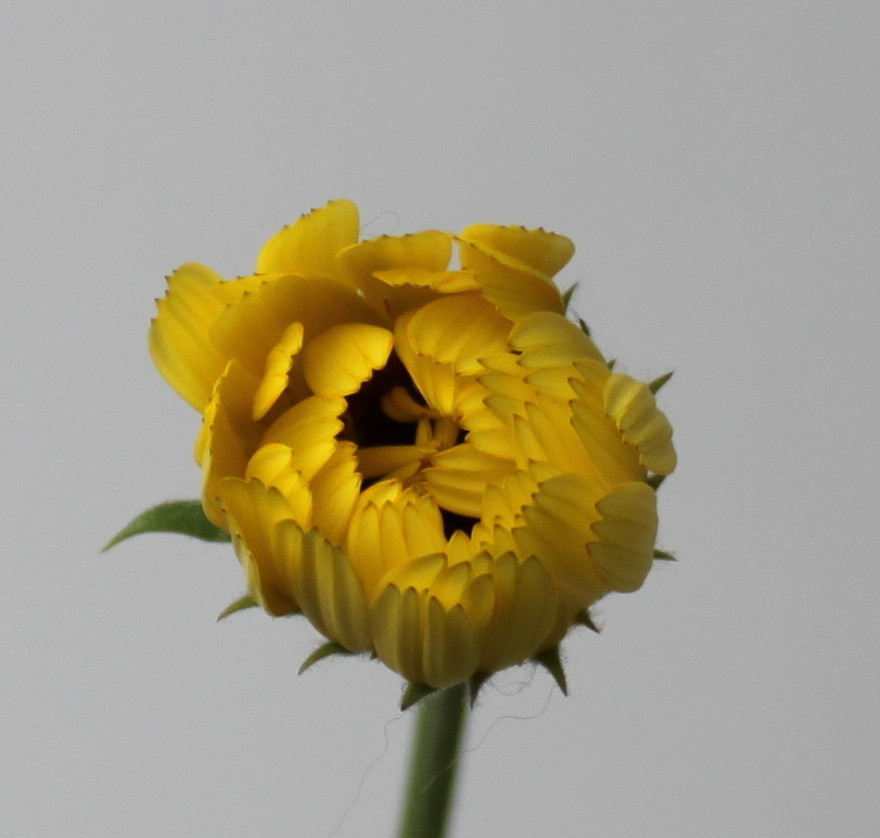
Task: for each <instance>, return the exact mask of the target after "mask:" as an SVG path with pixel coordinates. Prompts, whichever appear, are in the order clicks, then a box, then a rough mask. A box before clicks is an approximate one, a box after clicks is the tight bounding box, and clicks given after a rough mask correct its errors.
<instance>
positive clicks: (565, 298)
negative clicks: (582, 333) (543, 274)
mask: <svg viewBox="0 0 880 838" xmlns="http://www.w3.org/2000/svg"><path fill="white" fill-rule="evenodd" d="M577 287H578V283H577V282H576V283H575V284H574V285H572V286H571V288H569V289H568V290H567V291H563V292H562V310H563V311H568V306H569V304H570V303H571V298H572V297H573V296H574V292H575V291H577ZM582 322H583V321H582Z"/></svg>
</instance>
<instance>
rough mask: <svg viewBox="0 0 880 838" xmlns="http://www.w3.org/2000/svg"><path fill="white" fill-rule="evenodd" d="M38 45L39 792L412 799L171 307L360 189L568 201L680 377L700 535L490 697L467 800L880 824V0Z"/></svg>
mask: <svg viewBox="0 0 880 838" xmlns="http://www.w3.org/2000/svg"><path fill="white" fill-rule="evenodd" d="M0 39H2V44H0V71H2V73H0V79H2V82H0V84H2V103H0V105H2V108H0V114H2V122H3V131H2V137H3V139H2V157H0V166H2V184H3V200H2V201H0V213H2V222H0V236H2V251H0V256H2V261H0V264H2V270H3V281H2V285H0V300H2V309H0V310H2V324H3V328H2V330H0V342H2V368H0V375H2V382H0V383H2V408H0V409H2V429H3V434H2V436H0V446H2V452H0V454H2V460H0V462H2V464H3V478H4V480H3V483H4V489H3V498H4V502H3V504H2V516H3V522H2V528H3V535H4V538H3V550H2V559H0V561H2V577H0V578H2V594H0V596H2V601H0V630H2V646H0V654H2V661H0V668H2V669H0V671H2V682H0V690H2V692H0V700H2V703H0V825H2V829H0V833H2V834H3V835H10V836H105V835H106V836H117V835H126V836H199V835H210V836H217V838H220V837H221V836H242V835H297V836H308V837H309V838H351V837H352V836H386V835H390V834H391V833H392V829H393V824H394V823H395V821H396V816H397V805H398V797H399V790H400V785H401V782H402V777H403V771H404V760H405V755H406V749H407V744H408V739H409V726H410V720H409V718H407V717H405V716H402V715H401V714H400V713H399V712H398V711H397V709H396V705H397V701H398V699H399V681H398V679H397V678H396V677H395V676H393V675H391V674H390V673H389V672H387V671H385V670H383V669H382V668H381V667H380V666H379V665H377V664H371V663H369V662H366V661H360V660H358V661H351V662H328V663H326V664H324V665H322V666H319V667H316V668H315V669H314V670H313V671H311V672H309V673H308V674H306V675H304V676H302V677H297V675H296V669H297V666H298V664H299V662H300V661H301V660H302V658H304V657H305V655H307V654H308V653H309V652H310V651H311V650H312V649H313V648H314V646H315V645H316V642H317V636H316V634H315V633H314V632H313V631H312V630H311V629H310V627H309V626H307V625H306V624H305V623H303V622H299V621H290V620H279V621H272V620H270V619H269V618H268V617H266V616H264V615H261V614H260V613H258V612H248V613H246V614H241V615H237V616H235V617H233V618H231V619H230V620H228V621H227V622H225V623H221V624H219V625H218V624H216V623H215V622H214V617H215V616H216V614H217V613H218V612H219V611H220V609H221V608H223V607H224V606H225V605H226V604H227V603H228V602H230V601H231V600H232V599H233V598H234V597H236V596H237V595H238V594H240V593H241V591H242V579H241V576H240V572H239V569H238V566H237V563H236V562H235V560H234V558H233V557H232V555H231V553H230V551H229V550H228V549H227V548H226V547H223V546H210V545H203V544H201V543H197V542H190V541H188V540H186V539H183V538H175V537H170V536H151V537H144V538H142V539H140V540H136V541H133V542H129V543H128V544H126V545H125V546H122V547H120V548H118V549H117V550H116V551H114V552H112V553H110V554H106V555H99V554H98V552H97V549H98V548H99V547H100V545H101V544H102V543H103V542H104V541H105V540H106V538H107V537H108V536H109V535H110V534H111V533H113V532H114V531H115V530H116V529H117V528H118V527H119V526H120V525H122V524H123V523H124V522H126V521H127V520H128V519H129V518H130V517H131V516H132V515H134V514H135V513H137V512H139V511H140V510H141V509H143V508H145V507H146V506H148V505H151V504H152V503H154V502H157V501H159V500H163V499H166V498H172V497H192V496H195V495H196V494H197V493H198V490H199V475H198V472H197V470H196V468H195V466H194V464H193V462H192V459H191V450H192V442H193V439H194V437H195V434H196V432H197V428H198V422H199V420H198V416H197V415H196V414H195V413H193V412H192V411H191V410H190V409H189V408H188V407H187V406H186V405H185V404H184V403H183V402H182V401H180V400H179V399H178V398H177V397H176V396H175V395H174V394H173V393H172V392H171V391H170V389H168V388H167V387H166V385H165V384H164V382H163V381H162V380H161V379H160V377H159V376H158V374H157V373H156V372H155V371H154V370H153V369H152V367H151V364H150V361H149V359H148V356H147V351H146V346H145V330H146V326H147V322H148V320H149V318H150V317H151V316H152V313H153V303H152V298H153V297H156V296H159V295H161V294H162V292H163V289H164V284H163V280H162V277H163V276H164V275H165V274H166V273H168V272H169V271H170V270H171V269H173V268H174V267H175V266H176V265H178V264H179V263H181V262H184V261H188V260H198V261H202V262H205V263H207V264H209V265H211V266H213V267H214V268H216V269H217V270H219V271H220V272H221V273H223V274H225V275H227V276H233V275H236V274H241V273H247V272H249V271H250V270H251V266H252V264H253V259H254V257H255V255H256V253H257V250H258V248H259V246H260V245H261V244H262V242H263V241H264V240H265V239H266V238H268V236H269V235H271V234H272V233H273V232H274V231H275V230H276V229H278V228H279V227H281V226H282V225H283V224H285V223H287V222H289V221H291V220H293V219H294V218H295V217H297V216H298V215H299V214H300V213H302V212H304V211H306V210H308V209H309V208H310V207H312V206H317V205H320V204H323V203H324V202H325V201H326V200H327V199H329V198H332V197H349V198H352V199H354V200H355V201H357V202H358V203H359V204H360V206H361V209H362V217H363V221H364V233H365V235H367V236H372V235H378V234H380V233H383V232H388V233H402V232H407V231H411V230H418V229H422V228H426V227H439V228H442V229H450V230H456V229H459V228H461V227H463V226H465V225H467V224H469V223H472V222H477V221H490V222H498V223H515V224H525V225H527V226H537V225H543V226H545V227H547V228H549V229H553V230H556V231H559V232H562V233H565V234H567V235H569V236H571V237H572V238H573V239H574V240H575V242H576V243H577V245H578V253H577V255H576V257H575V259H574V261H573V262H572V263H571V265H570V266H569V267H568V268H567V269H566V271H565V273H564V274H563V276H562V279H563V282H565V283H569V282H573V281H575V280H579V281H581V283H582V285H581V288H580V291H579V292H578V295H577V297H576V303H575V308H576V310H577V312H578V313H580V314H581V315H583V316H584V317H585V318H586V319H587V320H588V321H589V322H590V324H591V325H592V326H593V330H594V333H595V335H596V336H597V340H598V341H599V343H600V345H601V346H602V348H603V349H604V350H605V351H606V352H608V353H609V354H611V355H616V356H619V357H620V358H621V359H622V360H623V362H624V369H626V370H627V371H628V372H630V373H632V374H634V375H638V376H640V377H643V378H651V377H653V376H656V375H658V374H660V373H662V372H664V371H666V370H667V369H668V368H670V367H672V368H674V369H675V370H676V376H675V378H674V379H673V382H672V383H671V384H669V385H668V386H667V388H666V390H665V391H664V392H663V394H662V404H663V406H664V407H665V409H666V410H667V412H668V414H669V415H670V416H671V418H672V419H673V422H674V424H675V428H676V442H677V445H678V448H679V451H680V455H681V456H680V459H681V465H680V469H679V471H678V473H677V474H676V475H675V476H674V478H673V479H671V480H670V481H669V482H668V483H667V485H666V487H664V490H663V492H662V493H661V503H662V532H661V545H662V546H664V547H666V548H670V549H674V550H676V551H677V553H678V555H679V557H680V561H679V562H678V563H677V564H675V565H671V566H663V567H660V568H658V569H657V570H656V572H654V573H653V574H652V576H651V577H650V578H649V580H648V583H647V584H646V586H645V588H644V589H643V590H642V591H640V592H639V593H637V594H634V595H629V596H618V597H614V598H610V599H608V600H606V601H605V602H604V603H603V604H602V607H601V608H600V609H599V613H598V617H599V620H600V621H601V622H602V624H603V625H604V627H605V630H604V632H603V634H602V635H601V636H599V637H594V636H592V635H588V634H587V633H583V634H578V635H576V636H575V637H573V638H572V639H571V640H570V641H569V643H568V644H567V659H568V672H569V679H570V685H571V696H570V697H569V698H568V699H563V698H562V697H561V696H560V695H559V694H558V693H556V692H554V690H553V688H552V686H551V683H550V680H549V678H548V677H547V676H546V675H544V674H542V673H535V672H532V671H531V670H529V669H527V668H523V669H520V670H514V671H511V672H509V673H507V674H505V675H504V676H502V677H500V678H498V679H497V680H496V681H495V682H493V683H492V685H491V686H490V688H488V689H486V690H485V692H484V694H483V695H482V697H481V701H480V704H479V706H478V709H477V712H476V714H475V716H474V719H473V723H472V726H471V729H470V735H469V739H468V745H467V747H468V752H467V755H466V758H465V763H464V766H463V775H462V786H461V796H460V800H459V804H460V805H459V806H458V809H457V810H456V815H455V822H454V827H455V829H454V834H455V835H456V836H477V835H489V836H501V835H509V836H526V837H528V836H534V835H545V834H546V835H556V836H562V837H563V838H568V836H572V838H574V836H585V835H601V836H603V837H604V838H628V837H629V836H636V835H638V836H677V838H681V836H693V837H694V838H697V836H700V837H702V836H827V835H835V836H856V837H858V836H874V835H876V834H878V832H880V802H878V788H880V771H878V746H880V732H878V724H877V704H878V695H880V677H878V648H877V641H878V629H880V616H878V613H880V609H878V581H880V569H878V555H877V552H878V551H877V543H876V542H877V538H876V532H877V500H878V491H877V472H878V469H877V465H878V463H877V438H878V422H877V415H878V408H880V397H878V388H877V356H878V349H880V346H878V339H877V329H876V325H875V321H876V315H877V309H878V295H877V292H876V284H877V279H878V268H880V260H878V248H877V233H878V218H880V213H878V194H880V193H878V164H877V148H878V95H877V80H878V58H877V54H878V53H877V44H878V42H880V5H878V4H877V3H875V2H868V1H867V0H866V1H865V2H840V0H838V2H834V3H831V2H826V3H821V2H806V1H805V2H795V1H794V0H789V2H776V1H775V0H768V1H767V2H738V3H731V2H717V0H692V1H691V2H684V0H679V2H664V3H660V2H657V3H654V2H645V1H644V0H642V2H626V0H619V1H618V2H602V0H592V1H591V2H557V3H547V4H541V5H539V4H536V3H529V4H526V3H510V2H507V3H502V2H497V0H495V1H494V2H473V1H472V2H460V1H459V0H452V2H446V3H442V4H441V3H430V4H428V3H420V2H412V3H403V2H387V1H386V2H382V1H381V0H378V1H377V0H371V2H364V1H363V0H357V2H348V3H342V2H336V3H334V2H326V0H325V2H321V3H317V2H315V3H312V2H297V0H288V1H287V2H283V3H282V2H256V3H244V2H211V3H208V2H205V3H198V2H193V0H189V2H180V1H179V0H177V1H176V2H169V0H158V2H157V1H156V0H152V2H149V3H147V2H143V0H138V1H137V2H132V3H122V4H121V3H116V2H66V3H60V2H46V3H40V2H36V3H33V4H27V5H26V4H24V3H15V4H9V6H8V7H7V9H6V11H5V12H4V25H3V31H2V34H0Z"/></svg>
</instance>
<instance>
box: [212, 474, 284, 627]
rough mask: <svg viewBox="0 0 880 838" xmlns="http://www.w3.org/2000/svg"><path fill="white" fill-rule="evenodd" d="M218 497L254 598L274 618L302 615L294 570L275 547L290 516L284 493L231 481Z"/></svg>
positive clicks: (240, 481) (225, 484)
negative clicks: (275, 539)
mask: <svg viewBox="0 0 880 838" xmlns="http://www.w3.org/2000/svg"><path fill="white" fill-rule="evenodd" d="M218 495H219V496H220V498H221V502H222V505H223V509H224V514H225V516H226V517H227V518H228V520H229V524H230V532H231V533H232V543H233V546H234V547H235V552H236V554H237V555H238V557H239V560H240V561H241V563H242V566H243V567H244V570H245V576H246V578H247V580H248V587H249V590H250V593H251V596H253V597H254V599H255V600H256V601H257V602H258V603H260V605H262V606H263V608H265V609H266V611H268V612H269V613H270V614H273V615H274V616H281V615H282V614H291V613H294V612H296V611H298V610H299V606H298V605H297V602H296V597H295V595H294V589H293V586H292V585H291V574H292V568H291V566H290V564H289V563H288V562H287V561H286V560H285V558H284V557H282V556H280V555H279V554H278V553H277V552H276V550H275V549H274V545H273V536H274V533H275V529H276V528H277V527H278V526H279V525H280V524H281V523H282V522H284V521H285V520H286V519H287V517H288V515H289V512H290V510H289V508H288V506H287V503H286V502H285V500H284V498H282V497H281V493H280V492H278V491H277V490H274V489H267V488H266V487H265V486H263V484H262V483H260V482H259V481H257V480H249V481H244V480H239V479H237V478H227V479H225V480H224V481H222V484H221V485H220V487H219V491H218Z"/></svg>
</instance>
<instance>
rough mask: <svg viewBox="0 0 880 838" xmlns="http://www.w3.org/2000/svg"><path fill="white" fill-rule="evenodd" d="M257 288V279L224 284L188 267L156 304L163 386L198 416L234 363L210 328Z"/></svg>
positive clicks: (155, 343)
mask: <svg viewBox="0 0 880 838" xmlns="http://www.w3.org/2000/svg"><path fill="white" fill-rule="evenodd" d="M256 284H257V280H256V279H255V278H254V277H247V278H245V279H239V280H235V281H233V282H224V281H223V278H222V277H221V276H220V275H219V274H217V273H215V272H214V271H212V270H211V269H210V268H208V267H205V266H204V265H198V264H195V263H190V264H187V265H182V266H181V267H180V268H178V269H177V270H176V271H175V272H174V273H173V274H172V275H171V276H170V277H168V290H167V291H166V293H165V297H164V299H161V300H157V301H156V308H157V310H158V314H157V316H156V317H155V318H154V319H153V321H152V323H151V324H150V332H149V338H148V341H149V348H150V355H151V356H152V359H153V363H154V364H155V365H156V368H157V369H158V370H159V372H160V373H161V374H162V375H163V376H164V378H165V380H166V381H167V382H168V383H169V384H170V385H171V386H172V387H173V388H174V389H175V390H176V391H177V392H178V393H179V394H180V395H181V396H182V397H183V398H184V399H185V400H186V401H188V402H189V403H190V404H191V405H192V406H193V407H194V408H196V410H200V411H201V410H204V409H205V405H206V404H207V403H208V401H209V399H210V398H211V393H212V391H213V388H214V382H215V381H216V380H217V378H219V377H220V374H221V373H222V372H223V370H224V368H225V367H226V363H227V362H228V361H229V358H230V357H231V356H229V355H228V354H226V353H224V352H223V351H221V350H220V349H218V348H217V347H216V346H215V345H214V344H213V343H212V342H211V341H210V340H209V338H208V333H209V330H210V327H211V325H212V324H213V323H214V321H215V320H216V319H217V318H218V317H219V316H220V314H221V313H222V312H223V311H224V309H225V308H226V307H227V305H229V304H230V303H232V302H234V301H236V300H237V299H239V298H240V297H241V296H242V295H243V294H244V293H245V291H247V290H248V289H249V288H252V287H255V285H256Z"/></svg>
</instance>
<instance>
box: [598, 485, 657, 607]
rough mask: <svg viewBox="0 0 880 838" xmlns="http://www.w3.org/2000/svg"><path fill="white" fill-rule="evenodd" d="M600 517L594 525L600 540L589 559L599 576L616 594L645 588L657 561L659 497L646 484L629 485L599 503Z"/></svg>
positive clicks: (613, 492) (618, 489) (621, 487)
mask: <svg viewBox="0 0 880 838" xmlns="http://www.w3.org/2000/svg"><path fill="white" fill-rule="evenodd" d="M596 509H597V511H598V512H599V514H600V515H601V518H600V519H599V520H598V521H597V522H596V523H594V524H593V533H594V534H595V536H596V538H597V540H596V541H594V542H593V543H592V544H590V547H589V550H590V557H591V558H592V559H593V562H594V563H595V566H596V571H597V573H598V574H599V576H600V577H601V578H602V579H603V580H604V581H605V583H606V584H607V585H608V587H609V588H610V589H611V590H613V591H635V590H637V589H638V588H640V587H641V586H642V583H643V582H644V581H645V577H646V576H647V575H648V571H649V570H650V569H651V565H652V563H653V560H654V541H655V540H656V538H657V497H656V495H655V494H654V490H653V489H652V488H651V487H650V486H648V485H647V484H646V483H626V484H624V485H623V486H618V487H617V488H615V489H613V490H612V491H610V492H609V493H608V494H607V495H606V496H605V497H604V498H602V499H601V500H600V501H599V502H598V503H597V504H596Z"/></svg>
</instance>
